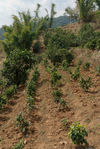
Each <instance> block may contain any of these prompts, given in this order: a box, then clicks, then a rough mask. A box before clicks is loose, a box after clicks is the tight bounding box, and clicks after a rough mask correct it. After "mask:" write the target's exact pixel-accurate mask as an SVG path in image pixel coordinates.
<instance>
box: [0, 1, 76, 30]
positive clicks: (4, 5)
mask: <svg viewBox="0 0 100 149" xmlns="http://www.w3.org/2000/svg"><path fill="white" fill-rule="evenodd" d="M37 3H39V4H41V9H40V16H44V15H45V8H47V9H48V10H50V7H51V4H52V3H55V4H56V7H55V10H56V12H57V14H56V16H60V15H63V14H64V10H65V8H67V7H68V6H70V7H72V8H73V7H74V6H75V0H0V27H2V25H10V24H11V23H12V15H16V14H17V13H18V11H27V10H28V9H29V10H30V11H31V14H32V15H34V10H35V9H36V6H37Z"/></svg>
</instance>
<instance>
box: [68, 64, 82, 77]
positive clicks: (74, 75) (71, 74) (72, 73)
mask: <svg viewBox="0 0 100 149" xmlns="http://www.w3.org/2000/svg"><path fill="white" fill-rule="evenodd" d="M69 73H70V76H71V78H73V79H74V80H77V79H78V78H79V77H80V67H79V65H78V66H77V67H76V69H75V71H74V72H72V71H71V70H69Z"/></svg>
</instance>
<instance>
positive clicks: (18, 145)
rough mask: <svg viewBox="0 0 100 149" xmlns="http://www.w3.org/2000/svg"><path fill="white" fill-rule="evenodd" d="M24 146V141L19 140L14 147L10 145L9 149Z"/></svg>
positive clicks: (19, 148)
mask: <svg viewBox="0 0 100 149" xmlns="http://www.w3.org/2000/svg"><path fill="white" fill-rule="evenodd" d="M23 147H24V142H23V140H20V141H19V142H18V143H17V144H16V145H14V147H12V148H11V149H23Z"/></svg>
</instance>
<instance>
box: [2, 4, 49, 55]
mask: <svg viewBox="0 0 100 149" xmlns="http://www.w3.org/2000/svg"><path fill="white" fill-rule="evenodd" d="M38 6H39V5H38ZM38 6H37V9H36V11H35V14H36V15H35V17H32V16H31V14H30V12H29V11H27V12H19V13H18V16H16V15H13V24H12V25H10V26H4V30H5V33H4V36H5V39H4V40H3V41H2V44H3V48H4V50H5V52H6V53H7V55H9V54H10V52H11V51H13V50H14V49H16V48H18V49H20V50H22V49H23V50H25V49H27V50H30V47H31V45H32V42H33V40H34V39H35V38H38V36H39V35H40V33H41V30H44V24H45V23H46V21H47V17H44V18H39V16H38V12H39V8H40V6H39V7H38Z"/></svg>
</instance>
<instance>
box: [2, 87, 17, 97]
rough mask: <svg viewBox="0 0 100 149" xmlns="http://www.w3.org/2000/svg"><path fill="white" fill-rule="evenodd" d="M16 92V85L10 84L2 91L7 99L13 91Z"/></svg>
mask: <svg viewBox="0 0 100 149" xmlns="http://www.w3.org/2000/svg"><path fill="white" fill-rule="evenodd" d="M16 92H17V86H16V85H12V86H10V87H9V88H7V89H6V90H5V92H4V94H5V96H6V97H7V98H8V99H9V98H11V97H12V96H13V95H14V94H15V93H16Z"/></svg>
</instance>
